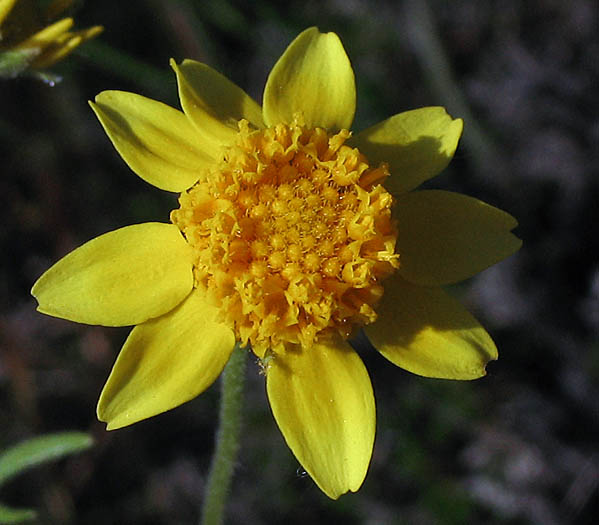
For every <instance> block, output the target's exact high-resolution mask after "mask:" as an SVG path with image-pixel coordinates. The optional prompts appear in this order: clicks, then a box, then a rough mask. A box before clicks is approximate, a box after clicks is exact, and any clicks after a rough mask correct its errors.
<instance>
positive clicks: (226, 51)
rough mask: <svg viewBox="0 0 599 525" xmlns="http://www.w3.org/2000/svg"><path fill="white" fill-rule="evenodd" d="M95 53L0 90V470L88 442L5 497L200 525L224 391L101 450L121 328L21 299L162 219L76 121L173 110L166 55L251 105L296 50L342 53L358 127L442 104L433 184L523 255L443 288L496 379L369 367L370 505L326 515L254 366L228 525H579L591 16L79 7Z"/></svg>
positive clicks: (422, 5) (595, 283) (593, 333)
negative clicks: (301, 36) (105, 390)
mask: <svg viewBox="0 0 599 525" xmlns="http://www.w3.org/2000/svg"><path fill="white" fill-rule="evenodd" d="M76 7H77V9H76V10H75V17H76V25H77V27H78V28H84V27H89V26H91V25H96V24H101V25H103V26H104V27H105V31H104V33H103V34H102V35H100V37H99V38H97V39H95V40H94V41H91V42H88V43H87V44H85V45H84V46H82V47H81V48H80V49H79V51H78V52H76V53H75V54H74V55H72V56H71V57H69V58H68V59H67V60H66V61H64V62H62V63H60V64H58V65H56V66H55V67H54V68H53V71H54V72H56V73H58V74H59V75H61V76H62V77H63V80H62V82H60V83H58V84H57V85H55V86H54V87H52V86H49V85H47V84H45V83H43V82H42V81H39V80H36V79H32V78H19V79H15V80H2V81H0V171H1V175H0V203H1V206H0V223H1V227H0V243H1V252H2V253H1V255H0V449H2V448H6V447H7V446H9V445H10V444H14V443H17V442H19V441H21V440H23V439H25V438H27V437H31V436H34V435H40V434H43V433H46V432H52V431H62V430H79V431H86V432H89V433H90V434H91V435H93V437H94V439H95V441H96V445H95V446H94V447H93V448H92V449H90V450H89V451H87V452H85V453H83V454H79V455H76V456H73V457H70V458H69V459H65V460H62V461H60V462H57V463H54V464H52V465H49V466H44V467H41V468H38V469H35V470H33V471H30V472H28V473H26V474H24V475H22V476H20V477H19V478H17V479H15V480H14V481H12V482H11V483H10V484H9V485H7V486H5V487H3V489H2V491H1V492H0V500H1V501H3V502H4V503H7V504H10V505H14V506H28V507H36V508H37V509H38V510H39V511H40V516H41V517H40V523H48V524H50V523H52V524H54V523H56V524H79V523H82V524H105V525H108V524H157V525H158V524H179V523H194V522H196V521H197V516H198V505H199V502H200V501H199V500H200V498H201V494H202V490H203V486H204V483H205V480H206V474H207V471H208V467H209V464H210V457H211V453H212V450H213V443H214V431H215V428H216V419H217V406H218V397H219V396H218V394H219V389H218V386H217V385H215V386H213V387H212V388H211V389H210V390H208V391H207V392H206V393H205V394H203V395H202V396H200V397H198V398H197V399H195V400H194V401H192V402H189V403H187V404H186V405H184V406H181V407H180V408H177V409H175V410H173V411H171V412H169V413H167V414H164V415H161V416H159V417H156V418H153V419H150V420H148V421H145V422H141V423H139V424H136V425H134V426H133V427H130V428H126V429H122V430H118V431H115V432H111V433H107V432H106V431H105V430H104V425H103V424H101V423H99V422H97V421H96V418H95V405H96V401H97V398H98V395H99V393H100V390H101V388H102V386H103V383H104V381H105V380H106V378H107V376H108V373H109V371H110V368H111V366H112V364H113V362H114V359H115V357H116V355H117V352H118V350H119V348H120V346H121V345H122V343H123V341H124V340H125V338H126V335H127V332H128V329H112V328H101V327H93V326H92V327H90V326H83V325H78V324H75V323H70V322H66V321H62V320H57V319H53V318H50V317H46V316H43V315H41V314H38V313H37V312H36V311H35V306H36V305H35V301H34V300H33V299H32V298H31V297H30V295H29V290H30V288H31V285H32V283H33V282H34V281H35V280H36V279H37V277H38V276H39V275H40V274H41V273H42V272H43V271H44V270H45V269H47V268H48V267H49V266H50V265H51V264H52V263H53V262H55V261H56V260H58V259H59V258H60V257H61V256H63V255H64V254H66V253H67V252H69V251H71V250H72V249H73V248H75V247H76V246H78V245H80V244H82V243H83V242H85V241H87V240H89V239H91V238H92V237H95V236H97V235H99V234H102V233H104V232H107V231H109V230H112V229H115V228H119V227H121V226H125V225H128V224H132V223H139V222H144V221H167V220H168V216H169V212H170V210H171V209H173V208H174V207H176V195H173V194H167V193H165V192H161V191H158V190H156V189H155V188H153V187H151V186H150V185H148V184H146V183H144V182H143V181H142V180H141V179H139V178H138V177H136V176H135V175H134V174H133V173H132V172H131V171H130V170H129V169H128V167H127V166H126V165H125V163H124V162H123V161H122V160H121V159H120V157H119V156H118V154H117V153H116V151H115V150H114V149H113V147H112V145H111V144H110V142H109V140H108V138H107V137H106V135H105V134H104V132H103V130H102V129H101V127H100V125H99V123H98V122H97V120H96V118H95V117H94V115H93V113H92V112H91V110H90V108H89V107H88V105H87V100H88V99H92V98H93V97H94V96H95V95H96V94H97V93H99V92H100V91H102V90H105V89H120V90H128V91H134V92H137V93H141V94H143V95H146V96H148V97H151V98H154V99H158V100H161V101H163V102H166V103H169V104H171V105H173V106H178V103H177V98H176V95H177V89H176V83H175V77H174V74H173V73H172V72H171V70H170V68H169V66H168V60H169V58H171V57H173V58H175V59H176V60H177V61H180V60H182V59H183V58H194V59H196V60H200V61H203V62H206V63H208V64H210V65H211V66H213V67H214V68H216V69H218V70H219V71H221V72H222V73H224V74H225V75H226V76H228V77H229V78H231V79H232V80H233V81H235V82H236V83H237V84H239V85H240V86H242V87H244V88H245V89H246V91H247V92H248V93H250V94H251V95H252V96H253V97H254V98H255V99H256V100H261V96H262V89H263V86H264V83H265V80H266V77H267V74H268V72H269V71H270V68H271V67H272V66H273V64H274V63H275V61H276V60H277V58H278V57H279V56H280V55H281V53H282V52H283V51H284V49H285V47H286V46H287V45H288V43H289V42H290V41H291V40H292V39H293V38H294V37H295V36H296V35H297V34H298V33H299V32H300V31H302V30H303V29H305V28H306V27H308V26H312V25H317V26H318V27H319V28H320V29H321V30H323V31H335V32H337V33H338V34H339V36H340V37H341V39H342V41H343V43H344V45H345V48H346V50H347V52H348V55H349V57H350V59H351V61H352V63H353V67H354V70H355V73H356V81H357V88H358V109H357V115H356V121H355V125H354V129H355V130H360V129H363V128H365V127H367V126H369V125H371V124H374V123H376V122H378V121H380V120H382V119H384V118H386V117H388V116H390V115H392V114H395V113H398V112H401V111H405V110H408V109H413V108H417V107H421V106H427V105H443V106H446V107H447V108H448V110H449V112H450V113H451V114H452V115H453V116H454V117H458V116H459V117H462V118H464V120H465V131H464V136H463V139H462V141H461V144H460V147H459V149H458V152H457V154H456V157H455V159H454V161H453V162H452V163H451V165H450V166H449V168H448V169H447V170H446V171H445V172H444V173H443V174H442V175H441V176H439V177H437V178H436V179H433V180H432V181H430V182H429V183H427V186H429V187H435V188H444V189H449V190H452V191H458V192H463V193H466V194H469V195H472V196H474V197H477V198H480V199H482V200H485V201H487V202H489V203H491V204H493V205H495V206H497V207H499V208H502V209H504V210H506V211H508V212H510V213H511V214H512V215H514V216H515V217H516V218H517V219H518V220H519V222H520V226H519V228H518V230H517V231H516V233H517V234H518V235H519V236H520V237H521V238H522V239H523V240H524V246H523V248H522V249H521V250H520V252H519V253H517V254H516V255H515V256H513V257H511V258H510V259H508V260H506V261H504V262H503V263H501V264H498V265H497V266H494V267H493V268H491V269H489V270H487V271H485V272H483V273H482V274H480V275H479V276H477V277H476V278H474V279H472V280H470V281H468V282H466V283H463V284H462V285H460V286H459V287H456V288H455V289H454V291H455V293H456V294H458V295H459V296H460V297H461V299H462V300H463V301H464V302H465V303H466V304H467V305H468V307H469V308H470V309H471V311H473V312H474V313H475V314H476V315H477V317H478V318H479V319H480V320H481V322H482V323H483V325H484V326H485V327H486V328H487V329H488V330H489V332H490V333H491V334H492V335H493V337H494V339H495V341H496V343H497V346H498V347H499V351H500V359H499V361H497V362H494V363H491V364H490V365H489V367H488V376H487V377H485V378H484V379H481V380H478V381H475V382H452V381H443V380H432V379H425V378H421V377H417V376H415V375H411V374H409V373H407V372H404V371H403V370H400V369H398V368H396V367H395V366H393V365H391V364H390V363H388V362H387V361H386V360H385V359H383V358H382V357H380V356H379V355H377V354H376V353H375V352H369V351H361V355H362V357H363V359H364V361H365V363H366V365H367V367H368V369H369V372H370V375H371V378H372V382H373V385H374V390H375V396H376V399H377V407H378V408H377V409H378V422H377V425H378V426H377V438H376V442H375V449H374V456H373V459H372V463H371V466H370V471H369V473H368V476H367V478H366V481H365V483H364V485H363V487H362V489H361V490H360V491H359V492H358V493H357V494H349V495H346V496H343V497H341V499H340V500H338V501H336V502H334V501H331V500H329V499H328V498H327V497H326V496H324V495H323V494H322V493H321V492H320V491H319V490H318V489H317V487H316V486H315V485H314V483H313V482H312V481H311V480H310V478H309V477H308V476H306V475H305V473H303V471H302V469H301V467H300V466H299V464H298V463H297V462H296V460H295V459H294V457H293V455H292V454H291V452H290V451H289V449H288V448H287V447H286V445H285V443H284V441H283V438H282V437H281V435H280V433H279V431H278V429H277V427H276V424H275V423H274V420H273V419H272V416H271V414H270V409H269V407H268V404H267V401H266V395H265V392H264V390H265V389H264V377H263V376H262V375H260V373H259V367H258V366H257V365H256V364H255V363H254V362H253V361H252V363H250V366H249V367H248V384H247V392H246V402H245V423H244V430H243V439H242V444H241V447H242V448H241V453H240V457H239V461H238V465H237V471H236V476H235V480H234V485H233V493H232V497H231V500H230V507H229V513H228V519H229V522H230V523H243V524H261V523H285V524H287V525H293V524H300V523H301V524H304V523H332V522H343V523H346V524H373V525H374V524H377V525H378V524H423V525H424V524H426V525H428V524H442V525H445V524H447V525H449V524H463V523H474V524H478V523H485V524H487V523H491V524H501V525H508V524H509V525H516V524H539V525H554V524H556V525H557V524H587V523H588V524H590V523H594V519H595V518H593V516H595V517H596V516H597V515H598V511H599V502H598V484H599V475H598V468H599V449H598V446H597V444H598V442H599V439H598V438H599V406H598V398H599V396H598V393H599V392H598V391H599V387H598V379H599V338H598V333H599V260H598V258H597V254H598V253H599V236H598V235H597V223H598V222H599V177H598V175H599V173H598V167H599V162H598V161H599V159H598V156H599V148H598V147H597V146H598V144H599V96H597V95H598V90H597V87H598V86H599V36H598V35H599V31H598V29H599V28H598V19H599V12H598V11H599V7H598V6H597V4H596V3H595V2H594V1H593V0H571V1H570V2H563V1H558V0H533V1H530V2H523V1H519V0H504V1H501V2H499V1H491V0H477V1H474V0H472V1H467V0H451V1H448V0H447V1H443V0H429V1H415V0H404V1H381V2H371V1H367V0H327V1H316V0H301V1H298V0H287V1H286V2H284V3H279V2H269V1H265V0H258V1H255V2H242V1H239V0H219V1H200V0H195V1H194V0H171V1H159V0H151V1H149V0H143V1H142V0H129V1H127V2H118V3H117V2H78V3H77V6H76Z"/></svg>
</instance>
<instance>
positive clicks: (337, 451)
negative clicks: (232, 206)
mask: <svg viewBox="0 0 599 525" xmlns="http://www.w3.org/2000/svg"><path fill="white" fill-rule="evenodd" d="M266 387H267V392H268V399H269V401H270V406H271V408H272V412H273V415H274V417H275V419H276V421H277V424H278V425H279V428H280V429H281V432H282V433H283V437H284V438H285V441H286V442H287V445H288V446H289V448H290V449H291V451H292V452H293V453H294V454H295V457H296V458H297V459H298V461H299V462H300V463H301V464H302V466H303V467H304V469H306V471H307V472H308V474H310V476H311V477H312V479H314V481H315V482H316V484H317V485H318V486H319V487H320V489H321V490H322V491H323V492H324V493H325V494H326V495H327V496H329V497H330V498H333V499H337V498H338V497H339V496H340V495H341V494H344V493H345V492H347V491H348V490H351V491H353V492H355V491H356V490H358V489H359V488H360V485H361V484H362V482H363V481H364V477H365V476H366V471H367V469H368V464H369V462H370V456H371V454H372V446H373V442H374V433H375V419H376V415H375V406H374V397H373V394H372V386H371V384H370V378H369V377H368V372H367V371H366V368H365V367H364V365H363V363H362V361H361V359H360V358H359V357H358V354H356V353H355V352H354V350H353V349H352V348H351V347H350V346H349V345H348V344H347V343H345V342H343V341H338V342H336V343H335V344H334V345H333V344H316V345H314V346H313V347H312V348H309V349H303V350H302V349H300V348H299V347H293V348H289V349H287V351H286V352H285V353H284V354H276V355H275V357H274V358H273V359H272V361H271V362H270V364H269V367H268V370H267V375H266Z"/></svg>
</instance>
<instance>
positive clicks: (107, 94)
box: [90, 91, 213, 192]
mask: <svg viewBox="0 0 599 525" xmlns="http://www.w3.org/2000/svg"><path fill="white" fill-rule="evenodd" d="M90 106H91V107H92V109H93V110H94V112H95V113H96V116H97V117H98V119H99V120H100V123H101V124H102V126H103V127H104V130H105V131H106V133H107V135H108V137H109V138H110V140H111V141H112V143H113V144H114V147H115V148H116V150H117V151H118V152H119V154H120V155H121V157H123V159H124V160H125V162H126V163H127V164H128V165H129V167H130V168H131V169H132V170H133V171H134V172H135V173H137V175H139V176H140V177H141V178H142V179H144V180H145V181H147V182H149V183H150V184H153V185H154V186H156V187H158V188H160V189H163V190H167V191H176V192H181V191H184V190H186V189H187V188H189V187H190V186H192V185H193V184H194V183H195V182H196V181H197V180H198V178H199V177H200V170H201V169H202V168H204V167H205V166H208V165H210V164H212V162H213V160H212V157H211V155H210V154H209V152H208V151H206V149H204V148H202V146H203V144H202V142H201V140H200V137H199V136H198V134H197V132H196V131H195V128H194V127H193V126H192V125H191V123H190V122H189V120H188V119H187V117H186V116H185V115H184V114H183V113H182V112H181V111H178V110H176V109H174V108H171V107H170V106H167V105H166V104H163V103H161V102H157V101H156V100H152V99H149V98H146V97H142V96H141V95H136V94H135V93H127V92H125V91H103V92H102V93H100V94H99V95H98V96H97V97H96V103H95V104H94V103H93V102H90Z"/></svg>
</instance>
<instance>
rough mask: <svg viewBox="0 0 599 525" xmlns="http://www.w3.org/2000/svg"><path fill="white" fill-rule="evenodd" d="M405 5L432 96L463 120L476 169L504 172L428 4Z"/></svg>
mask: <svg viewBox="0 0 599 525" xmlns="http://www.w3.org/2000/svg"><path fill="white" fill-rule="evenodd" d="M405 5H406V16H407V18H408V19H409V20H410V24H409V25H407V26H406V31H407V34H408V38H409V40H410V41H411V43H412V47H413V49H414V53H415V54H416V57H417V58H418V60H419V62H420V64H421V66H422V69H423V72H424V75H425V77H426V80H427V82H428V83H429V85H430V86H431V88H432V90H433V92H434V94H435V96H436V97H438V98H439V99H440V100H441V101H442V102H443V104H444V105H445V106H447V109H448V110H449V112H450V113H451V114H453V115H454V116H460V117H462V118H463V119H464V121H465V122H466V125H465V131H464V138H463V140H464V142H465V144H466V146H467V147H468V149H469V151H470V152H471V155H472V160H473V161H474V162H475V164H476V167H477V169H478V170H479V171H480V172H481V173H486V172H487V171H488V170H489V169H490V168H492V167H496V168H497V167H502V170H503V171H504V172H505V168H503V161H502V159H501V155H500V153H499V152H498V151H497V148H496V146H495V144H494V143H493V141H492V140H491V138H490V137H489V136H488V135H487V133H486V131H485V130H484V129H483V127H482V126H481V125H480V123H479V121H478V120H477V119H476V118H475V116H474V115H473V113H472V111H471V110H470V106H469V104H468V102H467V100H466V97H465V96H464V93H463V91H462V88H461V87H460V86H458V83H457V82H456V80H455V77H454V75H453V71H452V68H451V64H450V61H449V58H448V57H447V53H446V52H445V48H444V47H443V44H442V42H441V38H440V37H439V32H438V29H437V27H436V25H435V19H434V15H433V12H432V10H431V8H430V6H429V3H428V2H426V1H423V0H409V1H408V2H407V3H406V4H405Z"/></svg>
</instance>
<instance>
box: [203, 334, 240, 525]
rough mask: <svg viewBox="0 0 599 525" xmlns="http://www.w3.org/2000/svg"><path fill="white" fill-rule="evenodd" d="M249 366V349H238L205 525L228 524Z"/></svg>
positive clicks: (226, 390)
mask: <svg viewBox="0 0 599 525" xmlns="http://www.w3.org/2000/svg"><path fill="white" fill-rule="evenodd" d="M246 362H247V356H246V350H245V348H240V347H239V346H238V345H237V346H235V349H234V350H233V353H232V354H231V357H230V358H229V362H228V363H227V366H226V367H225V370H224V372H223V374H222V378H221V398H220V413H219V427H218V431H217V434H216V449H215V451H214V456H213V457H212V465H211V466H210V474H209V476H208V483H207V484H206V490H205V493H204V505H203V508H202V519H201V522H200V523H201V524H202V525H221V524H222V523H223V521H224V510H225V504H226V502H227V498H228V496H229V491H230V489H231V481H232V478H233V469H234V467H235V461H236V457H237V452H238V451H239V434H240V431H241V410H242V406H243V384H244V379H245V366H246Z"/></svg>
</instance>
